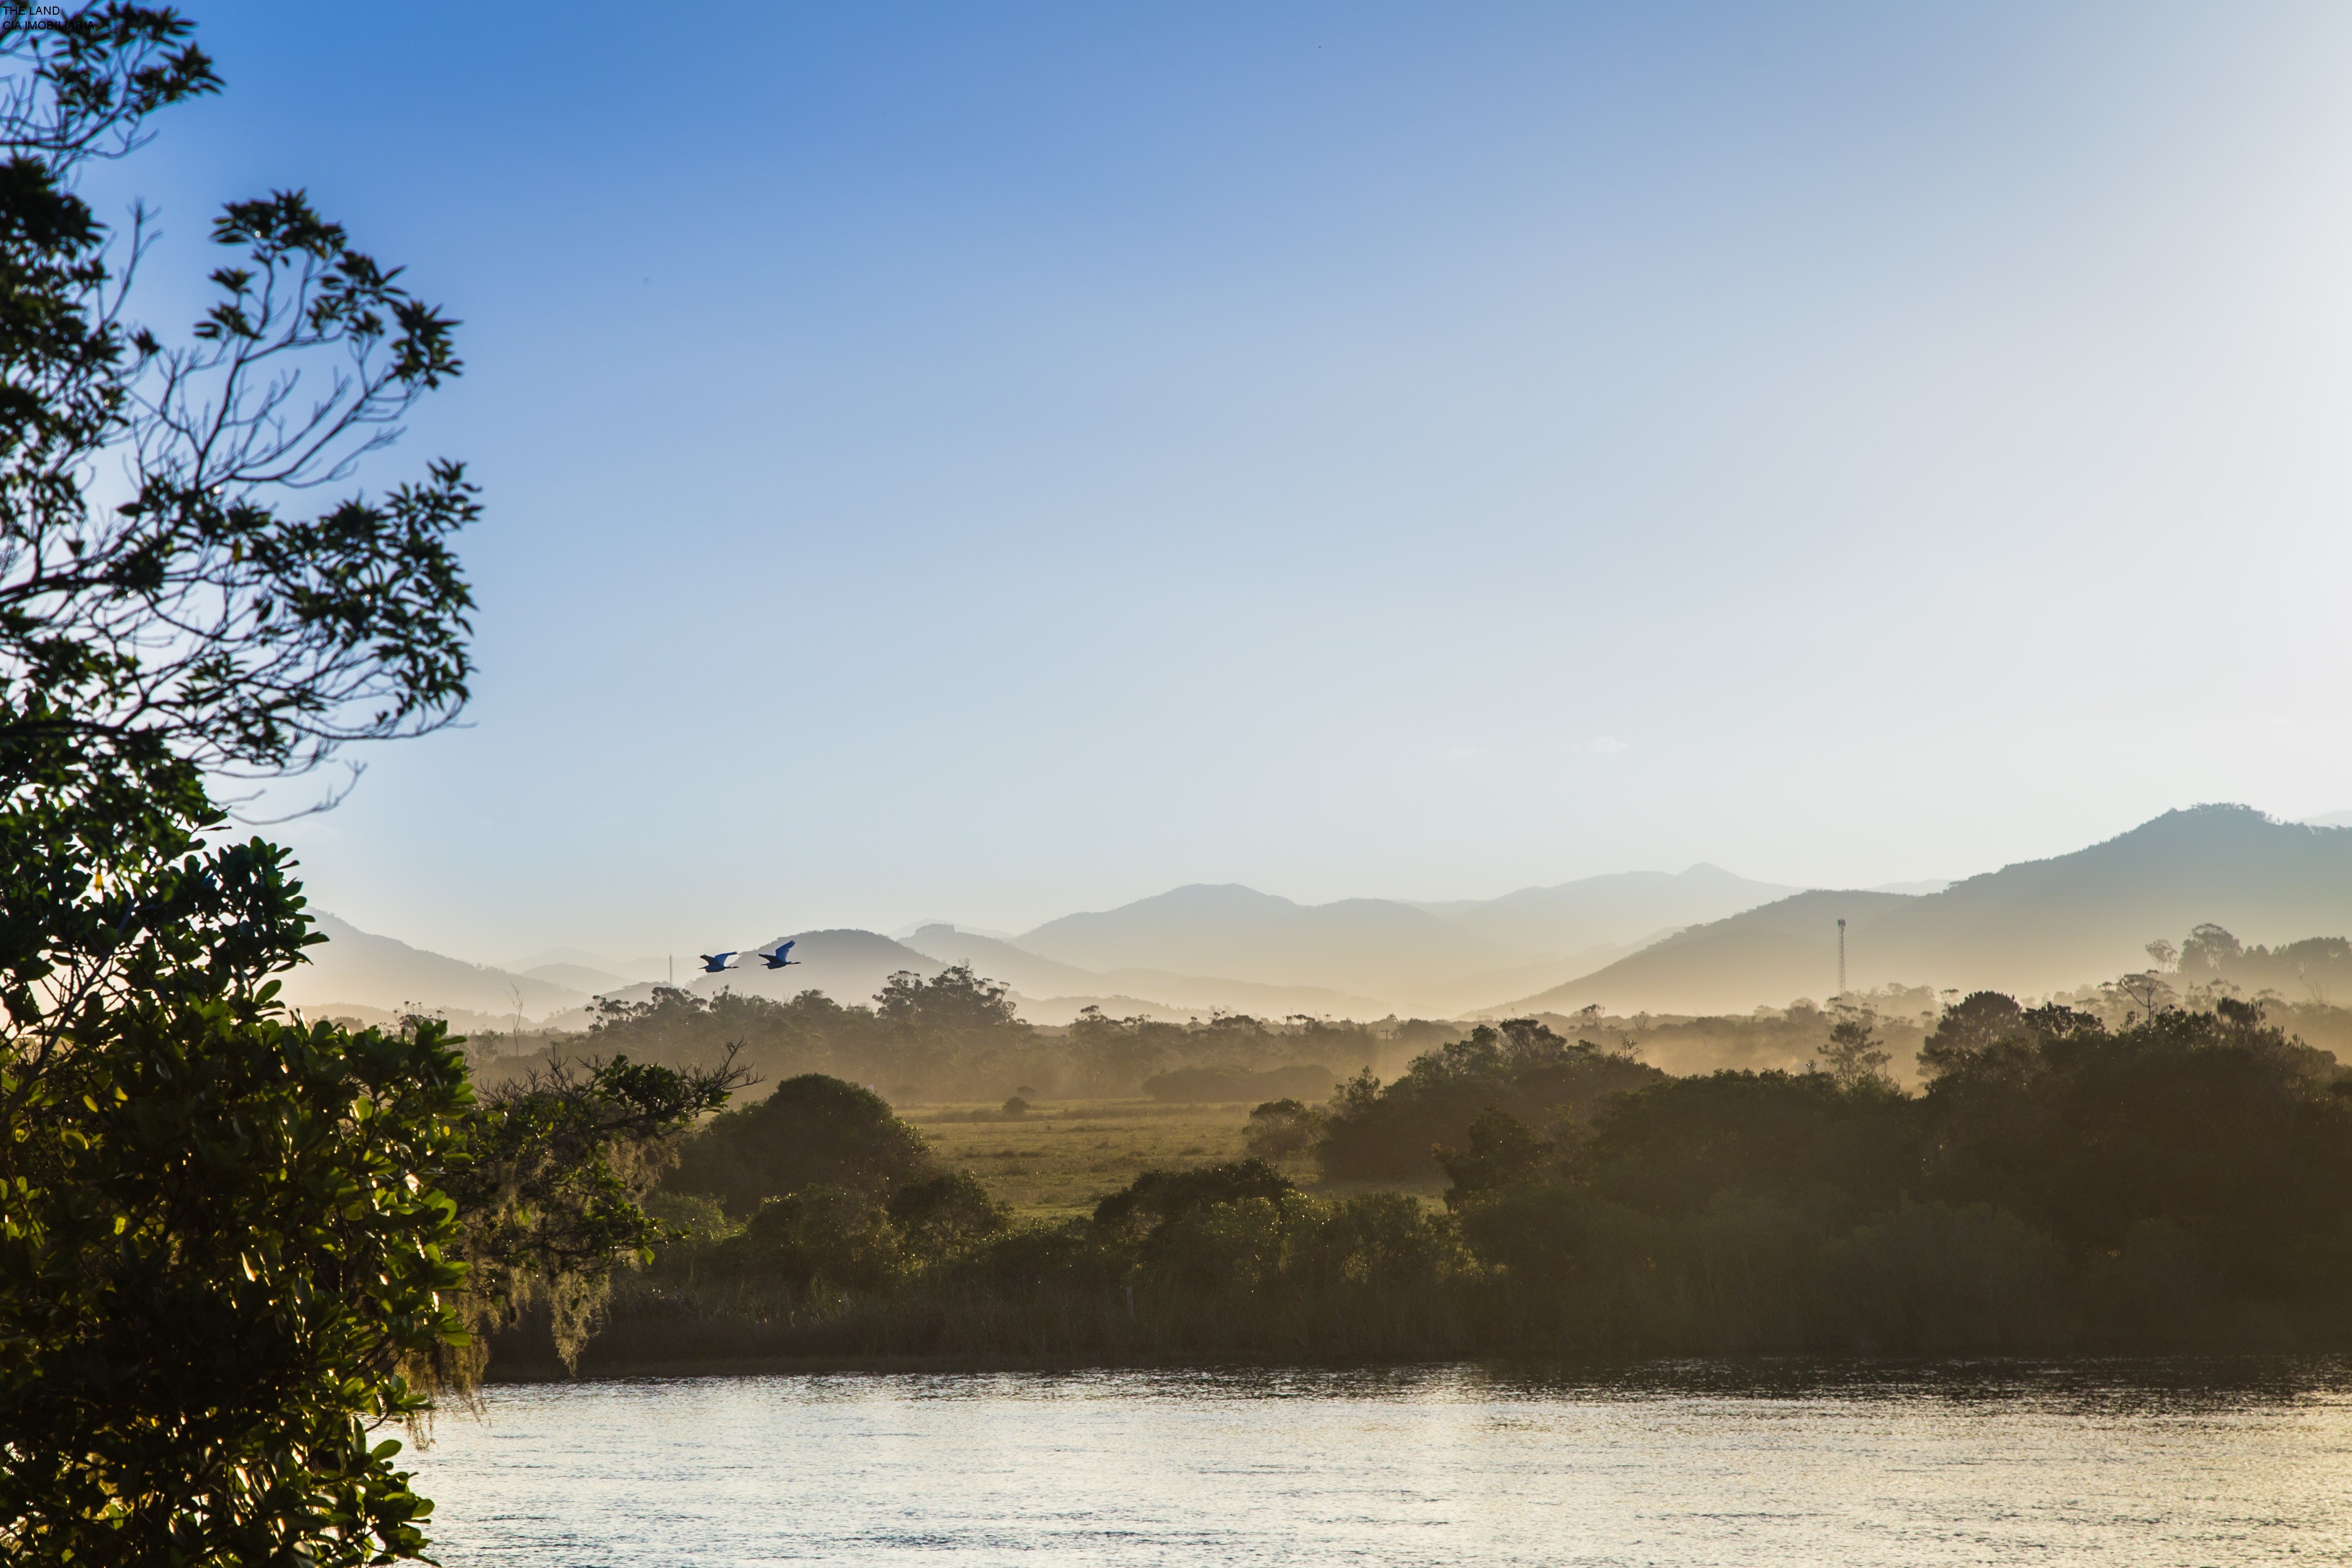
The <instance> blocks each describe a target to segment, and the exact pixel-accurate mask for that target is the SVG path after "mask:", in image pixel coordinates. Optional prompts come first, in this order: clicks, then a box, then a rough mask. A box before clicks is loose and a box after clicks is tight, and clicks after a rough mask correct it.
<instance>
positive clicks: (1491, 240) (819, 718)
mask: <svg viewBox="0 0 2352 1568" xmlns="http://www.w3.org/2000/svg"><path fill="white" fill-rule="evenodd" d="M196 11H197V15H198V16H199V17H200V18H201V19H202V21H203V26H204V33H203V37H204V39H205V43H206V45H207V47H209V48H211V50H212V51H213V52H214V53H215V56H216V57H217V58H218V60H219V62H220V65H221V68H222V70H223V73H224V75H225V76H226V78H228V81H229V84H230V87H229V91H228V93H227V94H226V96H225V97H224V98H222V99H218V100H216V101H215V102H213V103H210V104H206V105H204V106H201V107H198V108H196V109H194V110H178V111H174V112H173V114H172V115H171V116H170V117H169V118H168V120H166V121H165V123H164V126H163V137H162V139H161V140H160V141H158V142H157V143H156V144H155V145H154V146H153V147H152V149H150V150H149V151H148V152H145V153H143V154H142V155H141V157H140V158H139V159H138V160H137V161H136V162H134V163H133V164H132V165H131V166H130V167H129V168H127V169H125V170H122V171H120V172H116V173H114V174H110V176H109V177H108V179H107V180H106V182H105V184H104V190H105V191H106V192H107V193H109V196H108V199H109V200H110V201H111V200H114V199H116V198H115V196H114V194H113V193H115V192H117V191H118V190H119V191H120V192H121V193H124V194H127V193H129V192H131V190H134V189H135V190H138V191H142V192H144V193H147V194H148V195H149V196H150V197H151V198H152V199H154V200H156V201H158V202H160V204H162V205H163V208H164V216H165V221H166V224H167V226H168V227H169V228H170V230H171V234H172V239H171V241H170V242H169V244H167V246H166V247H165V248H164V250H163V252H162V253H161V254H160V255H159V256H158V257H157V258H156V262H155V267H156V271H155V273H154V274H153V275H152V276H153V277H155V279H156V281H157V283H158V286H159V287H158V288H157V291H156V292H155V293H154V294H153V295H152V296H151V300H150V304H151V307H152V308H154V309H155V311H156V313H157V314H159V315H162V316H165V317H171V316H173V315H184V314H185V313H186V311H185V308H184V307H183V306H182V305H180V304H179V303H178V302H177V301H176V299H175V298H174V292H173V285H172V284H171V282H170V281H169V278H168V276H167V275H168V274H170V273H171V272H172V271H173V269H175V268H176V269H177V270H178V271H179V272H181V273H183V274H185V273H187V272H190V271H191V270H194V269H197V268H199V267H205V266H209V265H212V263H211V261H210V258H209V257H207V256H204V255H203V254H202V252H203V251H204V250H205V246H202V245H201V244H200V243H199V240H200V236H201V234H202V232H203V229H204V226H205V220H206V218H207V217H208V215H209V213H210V211H211V210H212V208H213V207H214V206H215V205H216V204H217V203H218V202H220V201H221V200H224V199H226V198H229V197H232V196H240V195H246V194H250V193H257V192H259V191H261V190H263V189H265V188H268V187H269V186H273V185H278V186H282V185H297V184H299V185H303V186H306V187H308V188H309V189H310V192H311V193H313V195H314V196H315V197H316V198H318V199H319V200H320V203H321V204H323V205H325V206H326V207H327V208H328V209H329V210H331V212H332V213H334V214H338V215H340V216H341V217H342V218H344V219H345V221H347V222H348V223H350V224H351V225H352V227H353V229H354V230H355V233H356V237H357V238H358V240H359V241H360V242H361V243H362V244H363V245H365V246H369V247H372V248H373V249H375V250H376V251H377V252H378V253H379V254H381V255H383V256H388V257H392V258H397V259H400V260H404V261H406V262H407V263H409V264H410V267H411V277H412V278H413V279H414V281H415V283H416V284H417V285H418V286H419V287H420V288H421V289H422V290H423V291H424V292H425V293H426V294H428V295H429V296H431V297H433V298H436V299H439V300H441V301H443V302H445V303H446V305H447V306H448V308H451V309H452V310H453V311H454V312H455V313H456V314H457V315H459V316H461V317H462V318H464V319H465V321H466V323H467V325H466V329H465V332H464V335H463V339H462V341H461V351H462V352H463V354H464V356H465V358H466V360H467V363H468V366H469V373H468V375H467V378H466V380H465V381H464V382H462V383H461V385H460V386H459V388H458V389H457V390H456V391H454V392H449V393H447V394H446V395H444V396H443V397H442V398H440V399H439V400H438V402H437V403H436V405H435V406H434V407H432V408H431V409H430V410H428V411H427V412H426V413H425V415H424V416H423V417H420V418H419V419H417V420H416V421H415V423H414V426H413V430H412V434H411V436H410V439H409V440H408V442H407V443H406V444H404V446H403V447H402V448H401V449H400V450H399V451H398V452H396V453H394V454H393V455H390V456H389V457H388V458H386V459H385V460H383V462H381V463H380V464H379V465H377V466H376V467H375V468H374V469H373V472H372V474H371V478H372V479H373V481H374V482H376V483H379V484H382V483H389V482H392V481H394V480H396V479H398V478H400V477H403V476H406V475H407V474H409V473H410V472H412V471H414V470H415V468H416V467H419V466H421V465H422V464H423V463H424V462H425V459H426V458H427V457H429V456H431V455H437V454H448V455H458V456H463V457H465V458H467V459H468V460H469V461H470V462H471V463H472V465H474V469H475V472H476V474H477V476H478V478H479V479H480V480H481V482H482V483H483V484H484V486H486V488H487V492H488V503H489V514H488V519H487V520H486V522H485V523H484V525H483V526H482V528H480V530H479V532H478V535H476V536H475V537H474V538H472V539H471V540H470V542H469V543H468V545H467V563H468V566H469V569H470V570H471V571H472V573H473V576H474V578H475V580H476V582H477V584H478V591H479V596H480V601H481V606H480V615H479V621H478V632H479V636H478V653H479V656H480V660H481V664H482V673H481V678H480V681H479V684H478V688H477V691H478V698H477V701H476V702H475V704H474V706H473V708H472V710H471V713H470V721H471V727H468V728H466V729H463V730H458V731H453V732H450V733H446V734H444V735H441V736H439V737H435V738H433V739H430V740H427V741H424V742H420V743H415V744H412V745H407V746H402V747H380V748H377V749H376V750H375V751H374V752H373V754H372V755H370V756H369V757H368V758H367V760H368V761H369V762H370V763H371V765H372V768H373V771H372V772H371V773H370V774H369V776H368V777H367V779H365V780H364V782H363V783H362V785H361V787H360V789H359V790H358V792H357V793H356V794H355V795H354V796H353V797H352V800H350V801H349V803H348V804H346V805H345V806H343V807H342V808H341V810H337V811H335V812H334V813H332V814H331V815H330V816H327V817H324V818H319V819H314V820H311V821H307V822H303V823H298V824H295V825H292V826H289V827H287V828H284V829H280V830H277V831H278V832H279V833H280V835H281V836H282V837H284V838H286V839H287V840H289V841H291V842H293V843H294V844H295V845H297V846H298V848H299V852H300V854H301V858H302V861H303V862H304V866H305V868H306V874H307V877H308V880H309V882H310V887H311V890H312V893H313V895H314V897H315V899H316V900H317V902H319V903H320V904H322V905H323V906H324V907H327V908H329V909H332V910H334V911H336V912H337V913H339V914H341V915H343V916H344V917H346V918H348V919H350V920H352V922H354V923H355V924H357V925H362V926H363V927H366V928H369V929H373V930H378V931H383V932H385V933H387V934H390V935H393V936H400V937H402V938H404V939H405V940H409V941H412V942H416V943H419V944H422V945H425V946H435V947H438V948H441V949H443V950H446V951H455V952H459V953H463V954H466V955H468V956H478V957H482V958H487V959H499V958H504V957H509V956H513V955H517V954H520V953H524V952H528V951H531V950H534V949H537V948H541V947H545V946H552V945H556V944H565V943H568V944H576V945H580V946H588V947H592V948H600V949H603V950H605V951H608V952H613V953H615V954H616V955H621V956H625V955H627V954H629V953H635V952H646V951H654V952H660V951H667V950H673V949H675V950H689V949H691V948H693V947H695V946H697V945H698V944H705V943H709V944H719V943H727V944H733V943H737V942H742V943H749V942H751V941H753V940H756V939H759V938H761V937H764V936H772V935H774V934H777V933H780V932H783V931H787V930H792V929H796V928H800V927H806V926H813V925H868V926H875V927H880V928H886V929H887V928H890V927H895V926H897V925H902V924H904V923H906V922H908V921H910V920H913V919H917V918H919V917H927V916H928V917H942V918H948V919H953V920H958V921H961V922H964V923H966V924H971V925H983V926H999V927H1011V928H1021V927H1025V926H1026V925H1031V924H1033V923H1034V922H1037V921H1039V920H1043V919H1045V918H1047V917H1050V916H1052V915H1059V914H1063V913H1066V912H1067V911H1070V910H1072V909H1076V908H1087V907H1104V906H1108V905H1110V904H1117V903H1121V902H1124V901H1126V900H1128V899H1130V898H1134V897H1138V896H1141V895H1143V894H1150V893H1154V892H1158V891H1160V890H1161V889H1164V888H1166V887H1168V886H1170V885H1171V884H1174V883H1184V882H1194V881H1238V882H1245V883H1250V884H1252V885H1254V886H1256V887H1259V888H1263V889H1265V890H1266V891H1269V892H1275V893H1280V894H1287V895H1289V896H1292V897H1295V898H1299V899H1302V900H1310V901H1320V900H1324V899H1329V898H1334V897H1342V896H1348V895H1355V894H1374V895H1389V896H1402V897H1430V898H1436V897H1468V896H1481V895H1486V894H1497V893H1501V892H1504V891H1506V890H1507V889H1509V888H1512V887H1515V886H1520V885H1524V884H1527V883H1550V882H1558V881H1561V880H1565V879H1567V878H1570V877H1575V876H1580V875H1586V874H1591V873H1599V872H1607V871H1621V870H1632V869H1640V868H1660V869H1666V870H1678V869H1680V868H1682V867H1683V866H1685V865H1687V864H1689V863H1690V862H1694V861H1698V860H1707V861H1713V862H1717V863H1719V864H1722V865H1725V866H1727V867H1729V868H1731V869H1733V870H1736V871H1738V872H1740V873H1745V874H1747V875H1750V876H1756V877H1762V878H1769V879H1771V880H1774V881H1780V882H1789V883H1814V884H1832V885H1834V884H1849V883H1879V882H1885V881H1889V880H1893V879H1897V878H1916V877H1927V876H1939V875H1955V874H1965V873H1971V872H1975V871H1979V870H1986V869H1990V868H1991V867H1993V866H1995V865H1999V864H2000V863H2003V862H2009V861H2014V860H2020V859H2026V858H2031V857H2034V856H2038V855H2043V854H2049V853H2053V852H2063V851H2065V850H2069V849H2073V848H2075V847H2078V846H2080V845H2082V844H2084V843H2085V842H2088V841H2093V840H2095V839H2100V838H2105V837H2107V836H2109V835H2111V834H2113V833H2115V832H2116V831H2122V830H2124V829H2126V828H2128V827H2130V826H2132V825H2133V824H2135V823H2137V822H2138V821H2142V820H2143V819H2145V818H2147V817H2149V816H2152V815H2154V814H2156V813H2157V812H2158V811H2161V810H2165V809H2167V808H2168V807H2172V806H2178V805H2185V804H2189V803H2191V802H2196V801H2202V800H2244V801H2248V802H2251V803H2252V804H2254V805H2256V806H2260V807H2262V808H2263V809H2265V810H2272V811H2274V812H2278V813H2280V814H2283V815H2286V816H2305V815H2309V814H2312V813H2315V812H2319V811H2325V810H2335V809H2339V808H2343V807H2346V806H2352V724H2347V712H2346V699H2347V663H2352V643H2347V634H2346V614H2345V602H2346V591H2347V586H2352V570H2347V568H2352V532H2348V531H2347V528H2346V526H2345V525H2346V521H2347V508H2352V443H2347V439H2346V436H2347V428H2352V424H2348V423H2347V421H2352V92H2347V90H2346V83H2347V80H2352V10H2347V8H2345V7H2343V6H2341V5H2309V6H2285V5H2198V6H2194V7H2181V6H2165V5H2151V4H2147V3H2144V0H2133V3H2131V4H2126V5H2076V6H2059V5H2046V4H2033V5H2008V6H2004V5H1989V4H1969V5H1944V6H1930V5H1883V4H1880V5H1853V6H1843V7H1834V6H1779V7H1773V6H1765V5H1754V4H1748V3H1742V4H1738V5H1722V6H1702V5H1684V6H1670V5H1640V6H1631V5H1611V6H1592V7H1575V6H1569V5H1558V4H1547V5H1528V6H1524V7H1517V6H1506V5H1444V6H1440V5H1412V6H1396V7H1380V6H1375V5H1366V4H1362V3H1360V0H1350V3H1349V4H1345V5H1328V6H1311V5H1271V6H1270V5H1264V4H1251V5H1229V6H1219V5H1205V4H1202V3H1200V0H1187V3H1186V4H1183V5H1163V6H1150V5H1084V6H1081V5H1068V6H1055V7H1047V6H1014V5H937V6H930V7H893V6H888V5H873V4H860V5H832V6H814V5H723V4H715V3H705V4H697V5H686V6H662V7H647V6H644V5H631V6H619V5H614V6H599V5H570V6H566V7H563V8H562V9H560V10H549V9H545V8H540V7H520V6H516V7H506V8H503V9H500V8H492V7H484V6H479V5H465V6H457V5H404V6H400V7H397V8H393V9H386V8H384V7H381V6H346V5H332V6H322V5H315V4H310V5H267V4H257V3H255V0H239V3H238V4H236V5H215V6H203V5H198V6H197V7H196ZM558 19H560V25H559V22H558ZM191 298H192V297H191Z"/></svg>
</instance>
